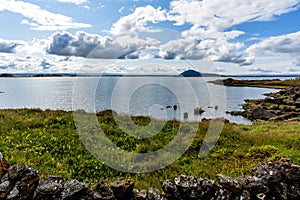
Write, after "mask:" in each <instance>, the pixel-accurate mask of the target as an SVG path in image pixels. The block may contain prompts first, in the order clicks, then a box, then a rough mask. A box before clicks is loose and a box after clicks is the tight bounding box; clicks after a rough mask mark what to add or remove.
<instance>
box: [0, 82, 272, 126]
mask: <svg viewBox="0 0 300 200" xmlns="http://www.w3.org/2000/svg"><path fill="white" fill-rule="evenodd" d="M214 79H215V78H212V77H208V78H207V77H205V78H197V77H193V78H184V77H100V78H99V77H77V78H76V77H43V78H0V92H2V93H0V108H2V109H5V108H41V109H53V110H66V111H71V110H77V109H84V110H86V111H90V112H91V111H92V112H95V111H101V110H104V109H113V110H115V111H117V112H118V113H123V114H132V115H145V116H152V117H154V118H157V119H173V118H176V119H180V120H189V121H198V120H201V119H202V118H214V117H223V116H224V117H226V118H227V119H229V120H230V121H232V122H235V123H244V124H249V123H250V122H249V121H248V120H246V119H244V118H243V117H233V116H230V115H227V114H225V111H232V110H241V109H242V107H241V104H242V103H244V100H245V99H256V98H264V95H263V94H265V93H269V92H274V91H278V90H274V89H264V88H251V87H224V86H218V85H214V84H211V83H207V81H209V80H214ZM174 105H176V106H177V109H176V110H174V109H173V106H174ZM198 106H200V107H202V108H203V109H204V110H205V112H204V113H203V114H202V115H194V111H193V110H194V108H196V107H198ZM216 106H217V107H216ZM184 112H187V113H188V115H189V117H188V119H183V113H184Z"/></svg>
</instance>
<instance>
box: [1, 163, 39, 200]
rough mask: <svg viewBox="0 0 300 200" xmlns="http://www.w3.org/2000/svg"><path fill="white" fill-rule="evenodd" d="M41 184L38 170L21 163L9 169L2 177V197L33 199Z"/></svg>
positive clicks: (12, 199) (22, 199)
mask: <svg viewBox="0 0 300 200" xmlns="http://www.w3.org/2000/svg"><path fill="white" fill-rule="evenodd" d="M38 184H39V173H38V171H36V170H34V169H31V168H28V167H27V166H26V165H25V164H19V165H16V166H13V167H11V168H9V169H8V171H7V175H4V176H3V177H2V179H1V188H2V189H0V198H3V199H11V200H19V199H20V200H27V199H28V200H29V199H30V200H31V199H32V196H33V194H34V191H35V190H36V188H37V186H38Z"/></svg>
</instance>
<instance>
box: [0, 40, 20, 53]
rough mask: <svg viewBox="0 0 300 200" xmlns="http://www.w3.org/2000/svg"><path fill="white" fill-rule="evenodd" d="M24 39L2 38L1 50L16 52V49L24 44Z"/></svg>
mask: <svg viewBox="0 0 300 200" xmlns="http://www.w3.org/2000/svg"><path fill="white" fill-rule="evenodd" d="M23 45H24V42H22V41H13V40H3V39H0V52H2V53H16V49H17V48H18V47H20V46H23Z"/></svg>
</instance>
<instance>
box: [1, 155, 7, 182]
mask: <svg viewBox="0 0 300 200" xmlns="http://www.w3.org/2000/svg"><path fill="white" fill-rule="evenodd" d="M8 168H9V164H8V162H7V161H6V160H5V157H4V155H3V154H2V153H1V152H0V179H1V178H2V176H3V174H5V173H6V171H7V169H8Z"/></svg>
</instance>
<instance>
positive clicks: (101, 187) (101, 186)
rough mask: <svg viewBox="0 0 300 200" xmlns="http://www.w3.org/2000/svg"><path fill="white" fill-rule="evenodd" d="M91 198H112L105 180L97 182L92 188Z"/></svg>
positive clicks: (110, 199)
mask: <svg viewBox="0 0 300 200" xmlns="http://www.w3.org/2000/svg"><path fill="white" fill-rule="evenodd" d="M93 199H95V200H114V199H115V196H114V193H113V191H112V189H111V188H110V186H109V185H108V184H107V183H106V182H103V181H101V182H99V183H98V185H97V186H96V188H95V189H94V190H93Z"/></svg>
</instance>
